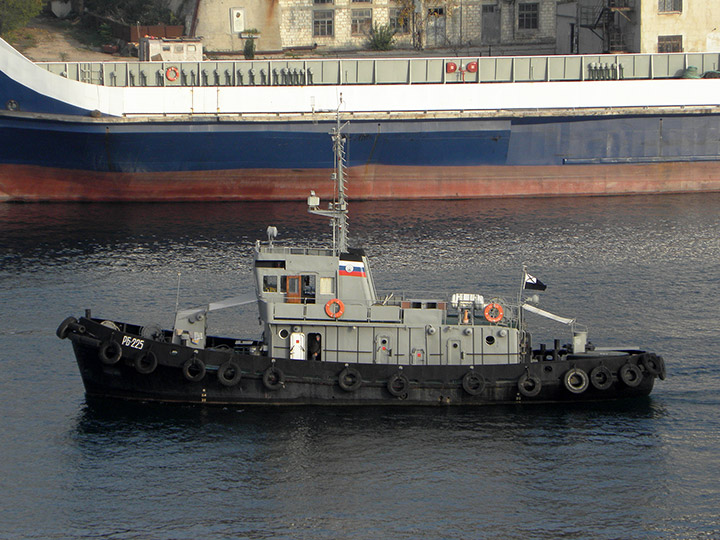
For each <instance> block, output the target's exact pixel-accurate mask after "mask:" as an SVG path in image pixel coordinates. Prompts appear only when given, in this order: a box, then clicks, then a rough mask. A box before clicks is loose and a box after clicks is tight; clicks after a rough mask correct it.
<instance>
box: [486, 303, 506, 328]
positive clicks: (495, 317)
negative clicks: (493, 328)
mask: <svg viewBox="0 0 720 540" xmlns="http://www.w3.org/2000/svg"><path fill="white" fill-rule="evenodd" d="M483 313H484V314H485V318H486V319H487V320H488V322H491V323H496V322H500V321H502V318H503V316H504V315H505V312H504V311H503V307H502V306H501V305H500V304H498V303H497V302H490V303H489V304H488V305H487V306H485V311H484V312H483Z"/></svg>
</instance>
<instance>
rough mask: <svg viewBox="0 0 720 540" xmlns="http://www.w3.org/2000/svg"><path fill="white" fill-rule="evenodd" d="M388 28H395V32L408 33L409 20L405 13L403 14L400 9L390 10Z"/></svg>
mask: <svg viewBox="0 0 720 540" xmlns="http://www.w3.org/2000/svg"><path fill="white" fill-rule="evenodd" d="M390 28H392V29H393V30H395V32H396V33H397V34H409V33H410V22H409V21H408V17H407V15H405V14H403V11H402V9H391V10H390Z"/></svg>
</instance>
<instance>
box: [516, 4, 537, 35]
mask: <svg viewBox="0 0 720 540" xmlns="http://www.w3.org/2000/svg"><path fill="white" fill-rule="evenodd" d="M539 13H540V4H518V29H520V30H537V29H538V15H539Z"/></svg>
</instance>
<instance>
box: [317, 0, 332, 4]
mask: <svg viewBox="0 0 720 540" xmlns="http://www.w3.org/2000/svg"><path fill="white" fill-rule="evenodd" d="M313 3H315V4H332V3H334V2H333V0H313Z"/></svg>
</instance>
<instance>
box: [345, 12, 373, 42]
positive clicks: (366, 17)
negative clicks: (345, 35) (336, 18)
mask: <svg viewBox="0 0 720 540" xmlns="http://www.w3.org/2000/svg"><path fill="white" fill-rule="evenodd" d="M370 28H372V9H353V10H352V23H351V25H350V33H351V34H352V35H353V36H359V35H364V34H367V33H368V32H370Z"/></svg>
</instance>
